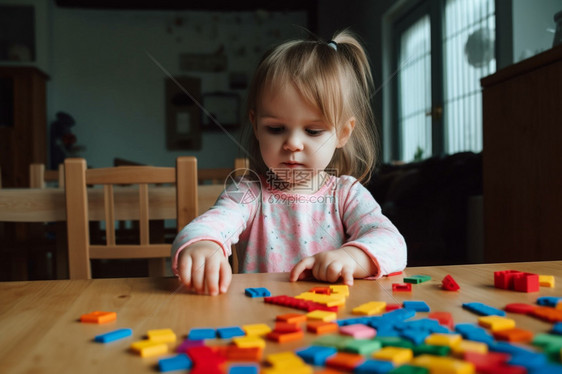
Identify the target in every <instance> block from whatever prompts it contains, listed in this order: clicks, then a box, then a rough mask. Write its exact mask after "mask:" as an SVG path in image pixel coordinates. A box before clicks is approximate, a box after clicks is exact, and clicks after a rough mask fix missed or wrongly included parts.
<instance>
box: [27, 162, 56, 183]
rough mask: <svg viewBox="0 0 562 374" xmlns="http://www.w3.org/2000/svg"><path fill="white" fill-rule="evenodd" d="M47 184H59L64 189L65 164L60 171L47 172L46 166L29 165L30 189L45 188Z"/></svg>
mask: <svg viewBox="0 0 562 374" xmlns="http://www.w3.org/2000/svg"><path fill="white" fill-rule="evenodd" d="M46 182H57V184H58V187H60V188H63V187H64V164H60V165H59V168H58V170H45V164H31V165H29V187H30V188H45V183H46Z"/></svg>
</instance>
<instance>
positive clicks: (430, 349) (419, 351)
mask: <svg viewBox="0 0 562 374" xmlns="http://www.w3.org/2000/svg"><path fill="white" fill-rule="evenodd" d="M450 350H451V348H449V347H447V346H445V345H431V344H420V345H417V346H415V347H414V356H419V355H423V354H428V355H433V356H447V355H448V354H449V351H450Z"/></svg>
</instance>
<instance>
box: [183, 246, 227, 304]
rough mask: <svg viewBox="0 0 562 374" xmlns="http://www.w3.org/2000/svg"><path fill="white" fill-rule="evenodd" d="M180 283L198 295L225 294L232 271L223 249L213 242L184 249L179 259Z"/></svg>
mask: <svg viewBox="0 0 562 374" xmlns="http://www.w3.org/2000/svg"><path fill="white" fill-rule="evenodd" d="M178 272H179V277H180V281H181V282H182V283H183V284H184V285H185V286H186V287H187V288H188V289H191V290H193V291H195V292H197V293H198V294H208V295H212V296H214V295H218V294H219V293H225V292H226V291H227V290H228V287H229V286H230V281H231V280H232V269H231V268H230V264H229V263H228V258H227V257H226V256H224V254H223V250H222V248H221V247H220V246H219V245H218V244H217V243H215V242H212V241H200V242H196V243H193V244H191V245H190V246H188V247H186V248H184V249H183V250H182V251H181V253H180V255H179V259H178Z"/></svg>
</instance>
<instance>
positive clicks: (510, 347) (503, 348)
mask: <svg viewBox="0 0 562 374" xmlns="http://www.w3.org/2000/svg"><path fill="white" fill-rule="evenodd" d="M488 348H489V349H490V351H493V352H500V353H507V354H510V355H512V356H515V355H526V354H529V353H534V352H533V351H531V350H530V349H527V348H523V347H520V346H517V345H514V344H511V343H506V342H494V343H492V344H488Z"/></svg>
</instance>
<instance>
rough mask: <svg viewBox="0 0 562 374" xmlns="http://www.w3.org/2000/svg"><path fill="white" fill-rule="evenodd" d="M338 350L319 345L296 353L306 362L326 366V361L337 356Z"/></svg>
mask: <svg viewBox="0 0 562 374" xmlns="http://www.w3.org/2000/svg"><path fill="white" fill-rule="evenodd" d="M337 352H338V350H337V349H336V348H334V347H323V346H319V345H311V346H309V347H307V348H304V349H299V350H298V351H296V352H295V353H296V354H297V355H298V356H299V357H300V358H302V359H303V360H304V361H305V362H307V363H309V364H311V365H316V366H324V363H325V362H326V360H327V359H328V358H329V357H330V356H333V355H335V354H336V353H337Z"/></svg>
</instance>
